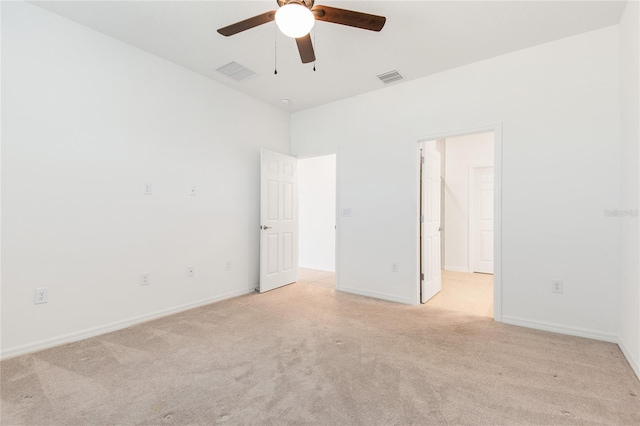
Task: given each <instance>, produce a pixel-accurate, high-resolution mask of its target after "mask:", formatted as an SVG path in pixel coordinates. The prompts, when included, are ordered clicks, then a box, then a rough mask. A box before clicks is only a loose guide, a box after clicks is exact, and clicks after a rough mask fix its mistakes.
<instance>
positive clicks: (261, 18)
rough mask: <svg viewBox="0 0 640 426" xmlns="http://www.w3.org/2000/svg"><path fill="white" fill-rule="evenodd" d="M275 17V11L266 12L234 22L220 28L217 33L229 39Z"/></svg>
mask: <svg viewBox="0 0 640 426" xmlns="http://www.w3.org/2000/svg"><path fill="white" fill-rule="evenodd" d="M275 16H276V11H275V10H272V11H271V12H266V13H263V14H261V15H257V16H254V17H253V18H249V19H245V20H244V21H240V22H236V23H235V24H231V25H228V26H226V27H224V28H220V29H219V30H218V32H219V33H220V34H222V35H223V36H226V37H229V36H232V35H234V34H238V33H240V32H242V31H245V30H249V29H251V28H254V27H257V26H259V25H262V24H266V23H267V22H271V21H273V20H274V19H275Z"/></svg>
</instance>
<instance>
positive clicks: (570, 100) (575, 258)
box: [292, 26, 620, 340]
mask: <svg viewBox="0 0 640 426" xmlns="http://www.w3.org/2000/svg"><path fill="white" fill-rule="evenodd" d="M618 63H619V56H618V27H617V26H612V27H608V28H604V29H601V30H597V31H593V32H589V33H585V34H582V35H578V36H575V37H570V38H566V39H563V40H559V41H556V42H552V43H548V44H544V45H540V46H537V47H533V48H529V49H526V50H521V51H518V52H514V53H510V54H507V55H503V56H500V57H496V58H493V59H489V60H485V61H482V62H478V63H475V64H471V65H468V66H464V67H460V68H456V69H453V70H450V71H446V72H442V73H439V74H435V75H432V76H428V77H425V78H421V79H417V80H412V81H407V82H405V83H400V84H396V85H393V86H390V87H387V88H384V89H381V90H378V91H375V92H372V93H368V94H365V95H362V96H358V97H353V98H349V99H345V100H342V101H339V102H335V103H331V104H328V105H324V106H321V107H317V108H313V109H309V110H306V111H302V112H298V113H295V114H293V115H292V152H293V155H301V156H310V155H314V154H316V153H323V152H328V151H329V152H330V150H332V151H336V150H338V149H339V150H340V156H339V159H338V161H339V167H338V168H339V170H340V175H339V183H338V187H339V194H338V205H339V209H340V210H343V209H345V208H350V209H351V212H352V214H351V217H348V218H345V217H340V218H339V219H340V220H339V224H338V232H339V234H338V237H339V241H340V246H339V247H338V249H339V250H338V253H339V254H338V256H339V258H338V270H339V271H340V277H339V280H340V282H339V284H338V285H339V286H340V288H341V289H342V290H345V291H350V292H354V293H360V294H366V295H370V296H375V297H380V298H384V299H388V300H394V301H399V302H404V303H417V300H418V243H417V236H418V220H417V211H418V209H417V202H418V199H417V194H418V187H417V185H418V162H417V141H418V140H426V139H436V138H438V137H441V135H443V134H450V133H453V132H459V131H462V130H471V129H478V128H484V127H486V126H491V125H495V124H498V123H502V135H501V137H502V142H503V143H502V176H503V179H502V215H503V220H502V262H503V266H502V294H501V296H502V314H503V316H502V319H503V320H504V321H507V322H510V323H517V324H522V325H527V326H531V327H537V328H546V329H553V330H556V331H561V332H566V333H573V334H578V335H588V336H591V337H596V338H601V339H606V340H617V332H618V328H619V315H618V310H619V305H620V286H619V282H620V272H619V271H620V248H619V247H620V244H619V242H620V226H619V224H617V223H615V222H614V221H611V220H607V218H605V217H604V215H603V210H604V209H606V208H608V206H611V205H616V204H617V203H618V201H619V199H620V191H619V186H620V173H619V164H620V157H619V155H620V154H619V150H620V142H619V140H620V137H619V120H620V105H619V92H618V90H619V72H618ZM372 78H375V77H372ZM318 122H323V123H331V125H330V126H317V123H318ZM392 262H397V263H398V265H399V270H398V272H395V273H394V272H392V271H391V268H390V266H391V263H392ZM555 278H559V279H563V280H564V294H562V295H559V294H554V293H552V292H551V280H552V279H555Z"/></svg>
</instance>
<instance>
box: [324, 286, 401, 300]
mask: <svg viewBox="0 0 640 426" xmlns="http://www.w3.org/2000/svg"><path fill="white" fill-rule="evenodd" d="M336 290H338V291H343V292H345V293H351V294H357V295H359V296H367V297H373V298H375V299H382V300H387V301H389V302H396V303H403V304H405V305H413V303H412V302H411V300H409V299H408V298H406V297H397V296H392V295H390V294H385V293H378V292H376V291H368V290H362V289H359V288H354V287H345V286H339V287H337V288H336Z"/></svg>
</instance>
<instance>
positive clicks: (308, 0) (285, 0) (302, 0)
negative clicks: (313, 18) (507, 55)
mask: <svg viewBox="0 0 640 426" xmlns="http://www.w3.org/2000/svg"><path fill="white" fill-rule="evenodd" d="M277 2H278V6H280V7H282V6H284V5H285V4H289V3H298V4H301V5H302V6H306V7H307V8H308V9H311V8H312V7H313V3H314V0H277Z"/></svg>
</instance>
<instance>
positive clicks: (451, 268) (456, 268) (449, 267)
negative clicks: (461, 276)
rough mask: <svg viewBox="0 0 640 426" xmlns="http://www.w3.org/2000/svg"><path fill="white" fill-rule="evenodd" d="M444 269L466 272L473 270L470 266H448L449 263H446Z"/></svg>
mask: <svg viewBox="0 0 640 426" xmlns="http://www.w3.org/2000/svg"><path fill="white" fill-rule="evenodd" d="M444 270H445V271H451V272H465V273H467V274H470V273H471V270H470V269H469V268H465V267H464V266H447V265H444Z"/></svg>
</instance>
